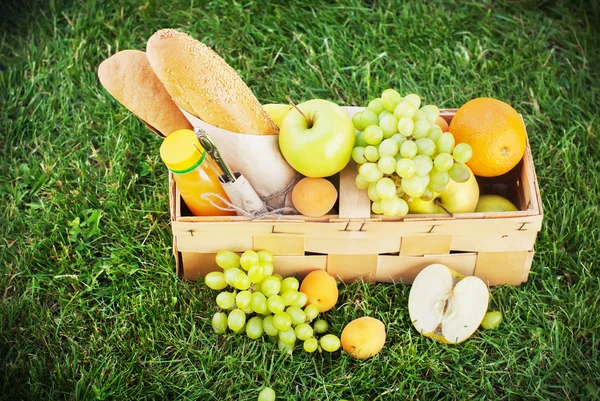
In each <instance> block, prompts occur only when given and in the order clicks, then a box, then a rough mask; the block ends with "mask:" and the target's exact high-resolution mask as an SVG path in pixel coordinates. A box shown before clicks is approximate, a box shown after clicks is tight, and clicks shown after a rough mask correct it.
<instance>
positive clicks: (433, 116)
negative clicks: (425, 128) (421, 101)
mask: <svg viewBox="0 0 600 401" xmlns="http://www.w3.org/2000/svg"><path fill="white" fill-rule="evenodd" d="M421 111H422V112H423V113H425V116H426V117H427V121H429V122H430V123H434V122H435V121H436V120H437V118H438V117H439V116H440V109H438V108H437V106H434V105H432V104H428V105H425V106H423V107H421Z"/></svg>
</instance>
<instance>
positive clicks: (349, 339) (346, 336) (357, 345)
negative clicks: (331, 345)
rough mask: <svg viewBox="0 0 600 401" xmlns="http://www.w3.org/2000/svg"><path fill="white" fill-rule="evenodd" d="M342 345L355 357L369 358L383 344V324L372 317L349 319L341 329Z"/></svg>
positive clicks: (377, 351)
mask: <svg viewBox="0 0 600 401" xmlns="http://www.w3.org/2000/svg"><path fill="white" fill-rule="evenodd" d="M341 342H342V347H343V348H344V351H346V352H347V353H348V354H350V356H351V357H353V358H356V359H366V358H370V357H372V356H374V355H376V354H378V353H379V351H381V349H382V348H383V345H384V344H385V325H384V324H383V322H381V321H380V320H377V319H374V318H372V317H368V316H365V317H361V318H358V319H356V320H353V321H351V322H350V323H348V324H347V325H346V327H344V330H342V336H341Z"/></svg>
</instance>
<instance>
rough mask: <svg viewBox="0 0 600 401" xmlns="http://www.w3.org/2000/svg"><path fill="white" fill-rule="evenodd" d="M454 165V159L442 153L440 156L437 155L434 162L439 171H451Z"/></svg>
mask: <svg viewBox="0 0 600 401" xmlns="http://www.w3.org/2000/svg"><path fill="white" fill-rule="evenodd" d="M455 152H456V149H455ZM453 163H454V159H453V158H452V156H451V155H449V154H448V153H440V154H439V155H437V156H436V157H435V160H434V161H433V164H434V166H435V168H436V169H438V170H439V171H448V170H450V167H452V164H453Z"/></svg>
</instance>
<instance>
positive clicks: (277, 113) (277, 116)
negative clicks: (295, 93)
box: [263, 103, 292, 127]
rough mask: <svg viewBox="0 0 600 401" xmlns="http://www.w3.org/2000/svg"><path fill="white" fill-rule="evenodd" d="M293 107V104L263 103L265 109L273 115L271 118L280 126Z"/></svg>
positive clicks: (270, 115)
mask: <svg viewBox="0 0 600 401" xmlns="http://www.w3.org/2000/svg"><path fill="white" fill-rule="evenodd" d="M291 108H292V106H290V105H289V104H280V103H273V104H263V109H265V111H266V112H267V114H268V115H269V117H271V120H273V122H274V123H275V124H276V125H277V126H278V127H281V122H282V121H283V118H284V117H285V116H286V115H287V113H288V111H290V109H291Z"/></svg>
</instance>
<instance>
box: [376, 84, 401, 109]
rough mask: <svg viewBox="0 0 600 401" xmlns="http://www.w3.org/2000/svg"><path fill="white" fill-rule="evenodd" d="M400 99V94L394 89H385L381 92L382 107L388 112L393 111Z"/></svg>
mask: <svg viewBox="0 0 600 401" xmlns="http://www.w3.org/2000/svg"><path fill="white" fill-rule="evenodd" d="M401 100H402V96H401V95H400V94H399V93H398V92H396V91H395V90H394V89H386V90H384V91H383V92H382V93H381V102H382V103H383V107H385V109H386V110H387V111H389V112H390V113H392V112H393V111H394V109H395V108H396V106H397V105H398V103H400V101H401Z"/></svg>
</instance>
